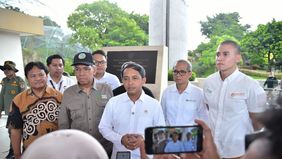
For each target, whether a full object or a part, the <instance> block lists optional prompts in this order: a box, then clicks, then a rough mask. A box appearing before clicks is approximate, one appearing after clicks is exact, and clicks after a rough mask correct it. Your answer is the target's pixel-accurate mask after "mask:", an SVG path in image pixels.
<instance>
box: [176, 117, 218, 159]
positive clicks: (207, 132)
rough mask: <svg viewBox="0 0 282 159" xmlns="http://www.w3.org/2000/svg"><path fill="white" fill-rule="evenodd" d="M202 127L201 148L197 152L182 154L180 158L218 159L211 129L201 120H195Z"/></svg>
mask: <svg viewBox="0 0 282 159" xmlns="http://www.w3.org/2000/svg"><path fill="white" fill-rule="evenodd" d="M195 123H197V124H199V125H200V126H202V128H203V150H202V151H201V152H199V153H192V154H182V155H181V158H182V159H220V157H219V155H218V153H217V149H216V145H215V143H214V140H213V137H212V133H211V129H210V128H209V127H208V125H207V124H206V123H205V122H204V121H202V120H198V119H196V120H195Z"/></svg>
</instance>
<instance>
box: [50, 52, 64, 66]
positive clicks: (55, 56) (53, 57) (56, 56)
mask: <svg viewBox="0 0 282 159" xmlns="http://www.w3.org/2000/svg"><path fill="white" fill-rule="evenodd" d="M53 59H61V60H62V61H63V65H64V66H65V60H64V59H63V57H62V56H61V55H59V54H54V55H51V56H49V57H47V59H46V64H47V66H49V65H50V64H51V63H52V60H53Z"/></svg>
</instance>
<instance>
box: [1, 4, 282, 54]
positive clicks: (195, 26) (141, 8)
mask: <svg viewBox="0 0 282 159" xmlns="http://www.w3.org/2000/svg"><path fill="white" fill-rule="evenodd" d="M0 1H4V0H0ZM6 1H7V0H6ZM30 1H32V0H30ZM39 1H41V2H43V3H44V4H45V5H46V6H45V7H44V6H41V5H35V4H32V5H27V4H26V3H25V4H22V5H23V6H25V9H23V10H24V11H25V12H26V13H29V14H32V15H41V16H44V15H47V16H49V17H51V19H52V20H54V21H56V22H57V23H58V24H59V25H61V26H62V28H67V24H66V20H67V17H68V15H69V14H70V13H71V12H72V11H74V10H75V8H76V7H77V6H78V5H79V4H81V3H92V2H93V1H94V0H39ZM109 1H110V2H116V3H117V4H118V6H119V7H121V8H122V9H124V10H126V11H128V12H131V11H134V12H136V13H139V14H147V15H149V8H150V0H109ZM186 1H187V2H188V19H187V20H188V23H189V26H188V34H189V35H188V36H189V39H191V40H190V41H189V43H188V45H189V46H188V48H189V50H192V49H195V48H196V47H197V46H198V45H199V44H200V43H201V42H202V41H204V37H203V36H201V32H200V24H199V21H206V17H207V16H209V17H212V16H214V15H216V14H218V13H231V12H238V13H239V15H240V16H241V17H242V19H241V23H242V24H249V25H251V27H252V30H254V29H256V27H257V25H258V24H265V23H267V22H270V21H271V20H272V19H273V18H275V19H276V20H277V21H281V20H282V11H281V6H282V0H186Z"/></svg>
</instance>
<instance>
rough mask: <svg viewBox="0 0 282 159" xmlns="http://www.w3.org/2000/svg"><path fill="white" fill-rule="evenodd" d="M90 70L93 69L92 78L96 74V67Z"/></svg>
mask: <svg viewBox="0 0 282 159" xmlns="http://www.w3.org/2000/svg"><path fill="white" fill-rule="evenodd" d="M92 68H93V76H94V75H95V74H96V71H97V68H96V66H92Z"/></svg>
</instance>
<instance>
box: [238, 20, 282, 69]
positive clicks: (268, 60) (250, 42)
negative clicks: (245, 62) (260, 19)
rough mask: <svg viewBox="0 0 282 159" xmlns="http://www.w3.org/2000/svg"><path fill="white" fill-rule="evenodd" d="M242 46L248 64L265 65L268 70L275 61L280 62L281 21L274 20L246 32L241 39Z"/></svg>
mask: <svg viewBox="0 0 282 159" xmlns="http://www.w3.org/2000/svg"><path fill="white" fill-rule="evenodd" d="M242 46H243V48H244V50H245V52H246V56H247V57H248V58H249V59H250V64H259V65H267V66H268V69H269V70H270V69H271V67H273V66H274V65H275V64H276V63H278V62H282V54H281V52H282V21H275V19H273V20H272V21H271V22H269V23H267V24H265V25H262V24H261V25H259V26H258V28H257V29H256V30H255V31H253V32H250V33H248V34H247V35H246V36H245V37H244V38H243V39H242Z"/></svg>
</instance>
